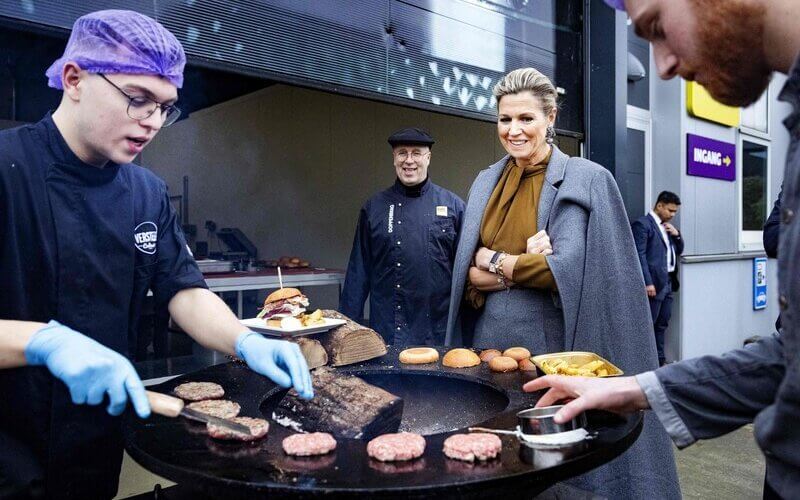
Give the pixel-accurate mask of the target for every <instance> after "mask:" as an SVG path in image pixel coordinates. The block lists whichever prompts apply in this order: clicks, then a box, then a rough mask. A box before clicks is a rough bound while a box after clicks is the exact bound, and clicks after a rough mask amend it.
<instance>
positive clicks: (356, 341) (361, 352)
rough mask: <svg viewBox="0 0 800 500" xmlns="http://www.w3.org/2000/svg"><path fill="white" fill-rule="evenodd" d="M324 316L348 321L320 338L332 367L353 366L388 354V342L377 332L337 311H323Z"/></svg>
mask: <svg viewBox="0 0 800 500" xmlns="http://www.w3.org/2000/svg"><path fill="white" fill-rule="evenodd" d="M322 315H323V316H324V317H326V318H331V319H343V320H345V321H347V323H345V324H344V325H342V326H340V327H337V328H334V329H332V330H330V331H328V332H326V333H324V334H321V335H320V337H319V340H320V342H322V346H323V347H324V348H325V350H326V351H327V352H328V359H329V361H330V363H331V366H342V365H351V364H353V363H360V362H362V361H366V360H368V359H373V358H378V357H381V356H383V355H384V354H386V342H385V341H384V340H383V337H381V335H380V334H379V333H378V332H376V331H375V330H373V329H371V328H367V327H366V326H363V325H359V324H358V323H356V322H355V321H353V320H351V319H350V318H348V317H347V316H345V315H344V314H342V313H340V312H337V311H332V310H329V309H326V310H323V311H322Z"/></svg>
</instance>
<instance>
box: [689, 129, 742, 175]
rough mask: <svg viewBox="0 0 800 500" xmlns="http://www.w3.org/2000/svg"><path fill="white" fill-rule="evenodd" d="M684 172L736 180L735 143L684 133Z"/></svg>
mask: <svg viewBox="0 0 800 500" xmlns="http://www.w3.org/2000/svg"><path fill="white" fill-rule="evenodd" d="M686 173H687V174H689V175H697V176H699V177H710V178H712V179H722V180H724V181H733V180H736V144H731V143H730V142H722V141H715V140H714V139H709V138H708V137H703V136H700V135H694V134H686Z"/></svg>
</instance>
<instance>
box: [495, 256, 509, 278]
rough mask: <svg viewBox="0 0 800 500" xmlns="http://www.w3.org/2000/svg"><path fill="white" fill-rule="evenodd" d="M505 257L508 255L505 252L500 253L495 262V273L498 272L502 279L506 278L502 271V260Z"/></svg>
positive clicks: (503, 260)
mask: <svg viewBox="0 0 800 500" xmlns="http://www.w3.org/2000/svg"><path fill="white" fill-rule="evenodd" d="M506 257H508V254H507V253H505V252H503V253H501V254H500V257H498V258H497V264H496V268H497V274H499V275H500V277H501V278H503V281H506V280H507V278H506V273H504V272H503V262H505V260H506Z"/></svg>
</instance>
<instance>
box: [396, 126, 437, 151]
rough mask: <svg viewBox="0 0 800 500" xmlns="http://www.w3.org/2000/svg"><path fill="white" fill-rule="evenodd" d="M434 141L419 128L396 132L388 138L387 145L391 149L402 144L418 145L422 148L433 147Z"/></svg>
mask: <svg viewBox="0 0 800 500" xmlns="http://www.w3.org/2000/svg"><path fill="white" fill-rule="evenodd" d="M433 143H434V140H433V137H431V136H430V135H429V134H428V133H427V132H425V131H424V130H422V129H421V128H416V127H409V128H404V129H402V130H398V131H397V132H395V133H394V134H392V135H390V136H389V144H391V146H392V147H395V146H400V145H403V144H409V145H411V144H420V145H422V146H429V147H430V146H433Z"/></svg>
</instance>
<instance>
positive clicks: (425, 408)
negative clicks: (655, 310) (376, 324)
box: [125, 348, 642, 498]
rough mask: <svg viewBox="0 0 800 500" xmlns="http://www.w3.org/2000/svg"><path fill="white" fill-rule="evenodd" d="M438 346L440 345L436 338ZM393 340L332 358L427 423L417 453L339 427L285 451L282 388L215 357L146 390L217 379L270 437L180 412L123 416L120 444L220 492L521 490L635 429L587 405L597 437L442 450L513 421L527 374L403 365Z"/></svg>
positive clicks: (173, 476) (605, 453)
mask: <svg viewBox="0 0 800 500" xmlns="http://www.w3.org/2000/svg"><path fill="white" fill-rule="evenodd" d="M439 350H440V352H441V353H444V352H445V351H446V349H444V348H442V349H439ZM398 352H399V350H398V349H394V348H390V350H389V353H388V354H387V355H385V356H383V357H382V358H379V359H376V360H371V361H368V362H365V363H361V364H357V365H350V366H344V367H340V368H338V370H339V371H341V372H343V373H346V374H351V375H356V376H359V377H361V378H363V379H364V380H365V381H367V382H369V383H371V384H373V385H376V386H379V387H382V388H384V389H386V390H388V391H390V392H392V393H394V394H396V395H398V396H400V397H402V398H403V399H404V410H403V419H402V421H401V424H400V429H401V430H408V431H413V432H418V433H420V434H423V435H424V436H425V438H426V441H427V446H426V450H425V454H424V455H423V456H422V457H420V458H418V459H416V460H413V461H410V462H396V463H382V462H378V461H376V460H374V459H371V458H369V457H368V456H367V453H366V445H367V442H366V441H362V440H354V439H338V446H337V449H336V450H335V451H333V452H331V453H330V454H328V455H324V456H321V457H313V458H293V457H289V456H287V455H286V454H284V452H283V450H282V449H281V441H282V440H283V438H284V437H286V436H288V435H290V434H292V433H293V432H292V431H291V430H289V429H287V428H285V427H283V426H281V425H279V424H277V423H276V422H275V421H274V420H272V418H271V416H272V410H273V408H274V407H275V406H276V405H277V404H278V402H279V401H280V399H281V398H282V397H283V395H284V394H285V393H286V390H284V389H281V388H280V387H277V386H276V385H275V384H273V383H272V382H270V381H269V379H267V378H265V377H262V376H260V375H258V374H256V373H254V372H252V371H251V370H249V369H248V368H246V367H245V366H244V365H242V364H238V363H228V364H223V365H216V366H212V367H209V368H206V369H204V370H200V371H197V372H194V373H189V374H186V375H184V376H181V377H178V378H176V379H173V380H170V381H168V382H165V383H163V384H160V385H158V386H154V387H151V388H150V389H151V390H155V391H159V392H164V393H170V392H171V391H172V389H173V388H174V387H175V386H177V385H179V384H181V383H183V382H187V381H207V382H216V383H218V384H220V385H222V386H223V387H224V388H225V392H226V395H225V398H226V399H231V400H233V401H236V402H238V403H239V404H240V405H241V406H242V411H241V413H240V415H242V416H252V417H264V418H267V419H268V420H269V421H270V430H269V434H268V435H267V438H266V439H264V440H262V441H259V442H256V443H252V444H247V443H226V442H221V441H217V440H214V439H212V438H210V437H208V436H206V435H205V433H204V426H202V425H198V424H195V423H192V422H189V421H186V420H184V419H168V418H164V417H160V416H153V417H151V418H150V419H148V420H140V419H137V418H136V417H130V418H129V420H128V425H126V430H125V434H126V448H127V450H128V453H129V454H130V455H131V456H132V457H133V458H134V459H135V460H136V461H137V462H139V463H140V464H142V465H143V466H144V467H146V468H148V469H150V470H152V471H153V472H155V473H157V474H159V475H161V476H164V477H166V478H167V479H170V480H172V481H175V482H177V483H179V484H180V485H181V486H182V487H189V488H193V489H196V490H197V491H198V492H202V493H203V494H206V495H209V496H212V497H215V498H220V497H226V498H237V497H252V495H253V494H254V493H257V492H263V493H267V492H269V493H270V495H271V496H272V495H275V494H288V495H292V496H301V497H315V496H321V495H326V496H328V495H340V496H343V497H348V498H354V497H363V498H366V497H375V496H377V495H380V496H398V497H404V498H409V497H415V496H430V495H436V496H461V497H464V496H465V495H466V496H471V495H480V494H486V492H487V491H492V492H493V493H494V494H498V493H503V494H506V495H509V494H511V495H514V496H516V495H518V494H522V493H524V494H525V495H527V496H532V494H534V493H536V492H538V491H541V490H543V489H545V488H547V487H548V486H550V485H551V484H553V483H555V482H557V481H559V480H562V479H564V478H567V477H571V476H575V475H578V474H581V473H583V472H585V471H587V470H590V469H592V468H594V467H596V466H598V465H600V464H603V463H605V462H608V461H609V460H611V459H612V458H614V457H616V456H617V455H619V454H620V453H622V452H623V451H624V450H626V449H627V448H628V447H629V446H630V445H631V444H632V443H633V442H634V441H635V440H636V438H637V437H638V435H639V432H640V431H641V426H642V419H641V415H640V414H636V415H632V416H630V417H627V418H620V417H616V416H611V415H610V414H607V413H601V412H598V413H591V414H589V415H588V420H589V430H590V431H592V430H595V431H597V432H598V435H597V438H596V439H594V440H591V441H587V442H584V443H580V444H578V445H573V446H567V447H564V448H560V449H555V450H531V449H529V448H527V447H525V446H522V445H520V444H519V443H518V442H517V440H516V439H515V438H513V437H511V436H502V438H501V439H502V442H503V451H502V455H501V456H500V457H498V458H497V459H495V460H490V461H488V462H486V463H475V464H470V463H466V462H460V461H457V460H452V459H448V458H446V457H445V456H444V454H443V453H442V444H443V442H444V440H445V439H446V438H447V437H448V436H450V435H451V434H453V433H455V432H466V427H469V426H478V425H479V426H483V427H492V428H498V429H513V428H515V427H516V425H517V421H516V413H517V412H518V411H519V410H522V409H525V408H530V407H532V406H533V405H534V404H535V403H536V400H537V398H538V396H537V395H535V394H528V393H524V392H522V384H523V383H524V382H525V381H527V380H529V379H530V378H532V376H533V375H529V374H527V373H526V372H519V371H518V372H512V373H503V374H496V373H492V372H491V371H489V369H488V368H487V366H486V363H482V364H481V365H480V366H476V367H473V368H466V369H452V368H445V367H443V366H442V365H441V362H437V363H431V364H428V365H402V364H400V363H399V362H398V360H397V355H398Z"/></svg>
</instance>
